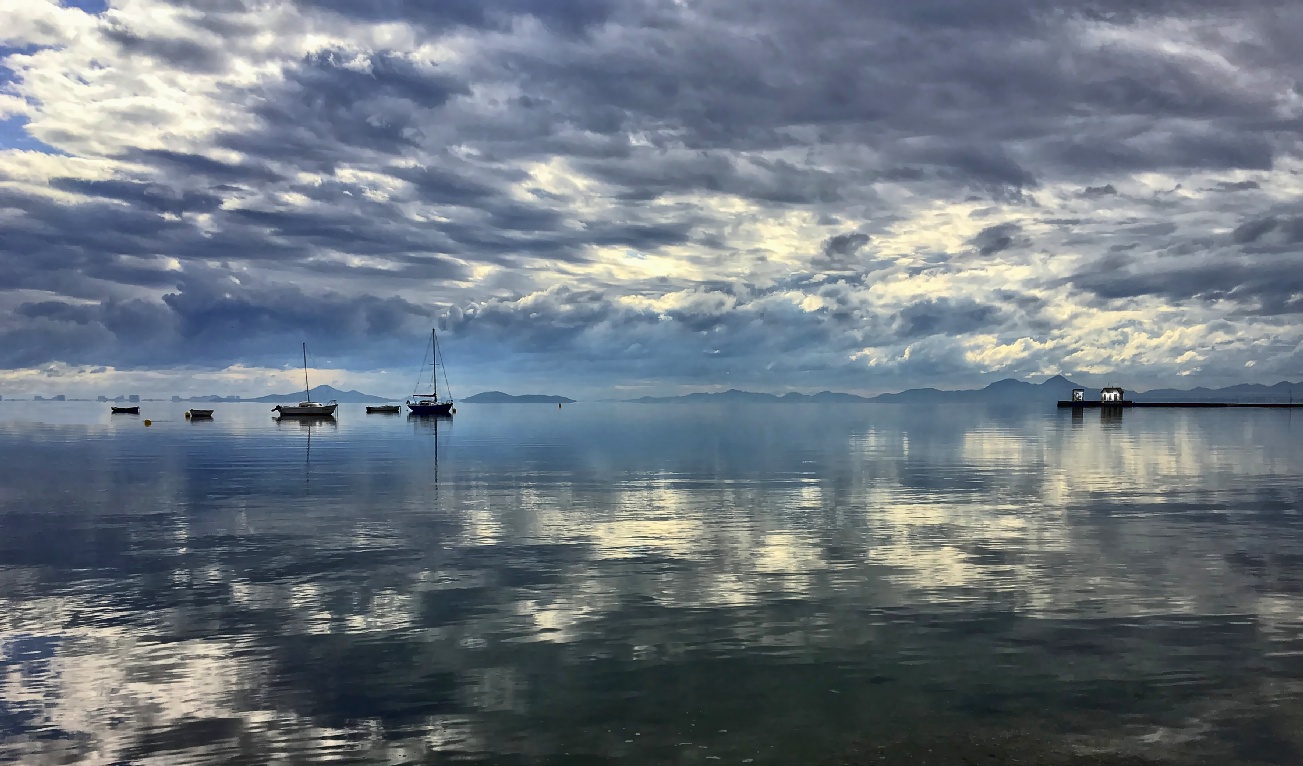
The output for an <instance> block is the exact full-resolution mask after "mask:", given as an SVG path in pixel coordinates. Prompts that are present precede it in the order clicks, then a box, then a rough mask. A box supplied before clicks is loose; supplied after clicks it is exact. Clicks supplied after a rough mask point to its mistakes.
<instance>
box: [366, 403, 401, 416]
mask: <svg viewBox="0 0 1303 766" xmlns="http://www.w3.org/2000/svg"><path fill="white" fill-rule="evenodd" d="M402 411H403V405H401V404H378V405H373V406H371V407H367V408H366V413H367V414H368V415H397V414H398V413H400V412H402Z"/></svg>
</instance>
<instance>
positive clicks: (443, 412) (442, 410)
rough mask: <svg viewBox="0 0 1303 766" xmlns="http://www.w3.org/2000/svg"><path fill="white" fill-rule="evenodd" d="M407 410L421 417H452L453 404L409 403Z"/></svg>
mask: <svg viewBox="0 0 1303 766" xmlns="http://www.w3.org/2000/svg"><path fill="white" fill-rule="evenodd" d="M407 409H409V410H411V411H412V414H413V415H420V416H421V417H440V418H442V417H452V402H429V403H426V402H408V403H407Z"/></svg>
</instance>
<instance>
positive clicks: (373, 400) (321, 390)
mask: <svg viewBox="0 0 1303 766" xmlns="http://www.w3.org/2000/svg"><path fill="white" fill-rule="evenodd" d="M309 398H311V400H312V401H314V402H328V401H330V400H332V399H334V400H335V401H337V402H339V403H340V404H384V403H385V402H388V401H392V400H390V399H384V398H381V397H379V396H371V395H370V394H364V393H362V392H361V391H340V390H339V389H338V388H334V387H333V386H315V387H313V389H312V392H311V396H310V397H309ZM241 401H245V402H265V403H267V404H279V403H282V402H301V401H303V392H302V391H295V392H294V393H291V394H268V395H267V396H260V397H258V398H257V399H242V400H241Z"/></svg>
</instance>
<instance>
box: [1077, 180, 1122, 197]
mask: <svg viewBox="0 0 1303 766" xmlns="http://www.w3.org/2000/svg"><path fill="white" fill-rule="evenodd" d="M1117 193H1118V190H1117V189H1115V188H1113V184H1104V185H1103V186H1087V187H1086V188H1085V189H1082V190H1081V196H1083V197H1085V198H1086V199H1098V198H1100V197H1113V196H1116V195H1117Z"/></svg>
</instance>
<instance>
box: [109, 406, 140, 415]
mask: <svg viewBox="0 0 1303 766" xmlns="http://www.w3.org/2000/svg"><path fill="white" fill-rule="evenodd" d="M109 409H110V410H112V411H113V414H114V415H139V414H140V408H139V407H110V408H109Z"/></svg>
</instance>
